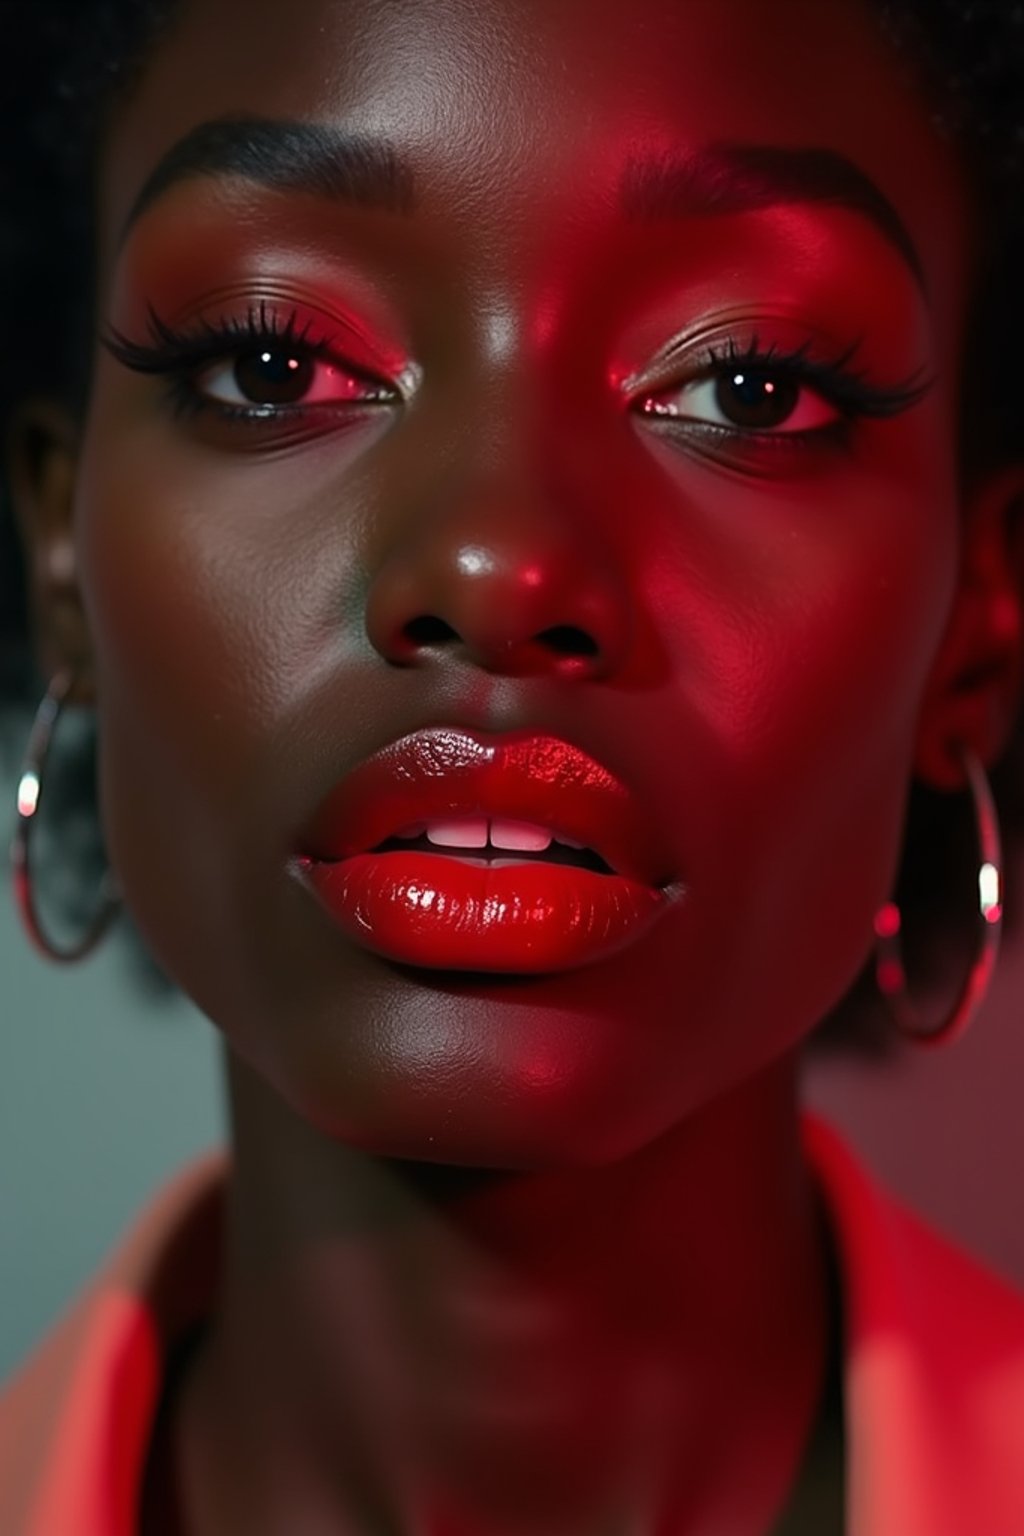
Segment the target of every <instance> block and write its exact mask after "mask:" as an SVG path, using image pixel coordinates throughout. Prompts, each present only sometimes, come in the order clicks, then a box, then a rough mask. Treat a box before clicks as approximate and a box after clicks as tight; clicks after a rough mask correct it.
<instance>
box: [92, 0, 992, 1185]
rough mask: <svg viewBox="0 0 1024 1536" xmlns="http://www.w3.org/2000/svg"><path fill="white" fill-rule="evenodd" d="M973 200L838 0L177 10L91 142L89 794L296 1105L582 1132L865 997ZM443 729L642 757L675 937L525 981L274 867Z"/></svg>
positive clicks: (704, 1086)
mask: <svg viewBox="0 0 1024 1536" xmlns="http://www.w3.org/2000/svg"><path fill="white" fill-rule="evenodd" d="M240 117H248V118H258V119H261V120H262V123H263V125H262V126H261V127H260V128H259V129H258V130H254V129H253V128H252V127H251V126H250V127H249V128H248V129H246V130H245V131H244V133H243V132H242V131H240V129H239V126H238V123H237V119H238V118H240ZM232 119H235V120H236V121H235V123H234V125H233V126H232V121H231V120H232ZM203 124H206V125H210V124H213V125H217V124H219V125H221V127H220V128H219V129H209V131H207V132H204V133H202V134H200V135H199V136H198V137H195V138H193V139H192V140H190V143H189V146H188V147H187V152H185V153H178V154H177V155H175V146H178V145H179V144H180V141H182V140H183V138H184V137H185V136H186V135H189V134H191V133H193V131H194V130H196V129H197V128H198V127H199V126H200V125H203ZM225 124H227V126H226V127H225V126H224V125H225ZM285 125H288V129H289V132H288V133H286V132H285ZM296 125H302V127H303V129H310V130H312V129H313V128H315V129H316V134H315V135H314V134H313V133H312V132H309V133H306V132H302V133H299V132H297V131H296ZM168 155H170V156H171V157H172V159H171V160H170V161H165V159H164V157H166V156H168ZM158 167H161V169H160V170H159V171H158V169H157V168H158ZM155 172H156V177H155V179H153V178H154V173H155ZM385 173H388V174H387V175H385ZM385 182H386V183H387V184H386V185H385ZM144 188H146V192H145V195H144V196H143V197H142V199H141V201H140V193H141V192H142V191H143V189H144ZM966 223H967V218H966V212H965V195H964V192H963V190H962V187H961V184H960V180H959V176H958V172H957V169H956V166H955V163H954V161H953V157H952V153H951V152H950V151H949V150H948V149H946V148H945V147H943V146H942V145H941V144H940V143H939V142H938V141H937V140H936V139H935V138H933V136H932V133H931V130H930V128H929V125H928V115H927V111H926V108H925V105H924V103H923V101H922V100H921V98H920V97H919V96H918V94H917V93H916V90H915V87H914V86H913V85H912V84H910V83H908V81H907V80H906V79H905V78H904V76H903V75H902V73H901V72H900V70H899V68H898V67H897V65H896V64H895V62H894V60H893V59H892V57H891V56H890V54H889V52H888V51H887V48H886V46H885V45H884V44H883V43H882V42H881V41H880V39H879V36H878V34H877V31H876V24H875V22H874V19H873V15H872V12H871V10H869V9H865V10H863V11H862V10H861V9H860V8H859V7H858V6H856V5H854V4H846V3H835V4H832V3H828V4H823V3H821V0H805V3H802V0H793V3H792V4H790V5H787V6H786V7H784V8H783V9H782V10H780V8H779V6H778V5H777V4H769V3H767V0H713V3H712V0H691V3H687V4H680V3H679V0H634V3H632V4H630V5H629V6H624V5H622V4H619V3H616V0H488V3H485V4H482V3H480V0H346V3H345V4H344V5H338V4H332V3H330V0H305V3H304V4H303V5H302V6H301V7H299V8H296V7H294V6H279V5H275V4H272V3H269V0H268V3H258V4H257V3H255V0H203V3H202V4H199V3H195V0H193V3H191V4H186V5H185V6H184V7H183V10H182V12H181V15H180V18H179V20H178V22H177V23H176V26H175V28H174V30H173V31H172V33H171V34H170V35H169V37H168V38H167V39H166V40H165V41H164V42H163V43H161V45H160V46H159V47H158V49H157V50H156V51H155V53H154V55H153V57H152V60H151V63H150V65H149V67H148V69H147V71H146V73H145V75H144V77H143V79H142V82H141V85H140V87H139V89H138V90H137V91H136V93H135V94H134V96H133V97H132V98H131V100H130V101H129V102H128V103H127V104H126V105H125V106H123V107H122V108H121V110H120V111H119V112H118V114H117V116H116V118H115V120H114V122H113V124H112V128H111V132H110V135H109V141H108V144H107V147H106V151H105V155H104V161H103V167H102V181H101V225H102V250H101V256H102V283H101V291H100V320H101V324H103V325H104V326H108V327H113V328H114V329H115V330H116V332H117V333H118V336H119V337H120V338H121V342H120V343H119V344H118V350H119V351H120V354H121V356H120V360H119V359H118V358H117V357H115V356H112V355H111V354H110V353H109V352H108V351H106V350H104V349H100V351H99V353H98V358H97V367H96V373H95V381H94V391H93V395H92V401H91V408H90V411H89V415H88V419H87V421H86V423H85V433H84V451H83V457H82V461H81V465H80V475H79V480H78V487H77V500H76V513H75V515H76V540H77V552H78V560H79V568H80V573H81V582H82V589H83V595H84V599H85V604H86V610H87V614H88V618H89V623H90V628H91V633H92V638H93V642H94V645H95V650H96V665H97V677H98V690H99V708H100V731H101V742H102V786H103V814H104V820H105V826H106V832H107V838H108V843H109V848H110V853H111V857H112V861H113V862H114V864H115V866H116V869H117V872H118V874H119V876H120V879H121V882H122V885H123V887H124V889H125V892H126V895H127V900H128V903H129V905H130V907H131V909H132V911H133V913H134V915H135V917H136V920H137V921H138V923H139V925H140V927H141V929H142V931H143V933H144V935H145V937H146V938H147V940H148V941H149V943H150V944H151V946H152V948H153V950H154V952H155V953H156V955H157V956H158V957H159V959H160V960H161V962H162V963H163V964H164V965H165V966H166V968H167V969H168V971H169V972H170V973H171V974H172V975H173V976H174V977H175V978H176V979H177V981H178V982H179V983H180V984H181V986H182V987H183V988H184V989H185V990H186V991H187V992H189V993H190V994H191V995H192V997H193V998H195V1000H196V1001H197V1002H198V1004H199V1005H200V1006H201V1007H202V1008H203V1009H204V1010H205V1011H206V1012H207V1013H208V1014H209V1015H210V1017H211V1018H212V1019H213V1020H214V1021H215V1022H216V1024H217V1025H218V1026H219V1027H220V1028H221V1029H222V1030H223V1032H224V1034H225V1035H226V1037H227V1039H228V1040H229V1042H230V1044H231V1046H232V1048H233V1049H234V1050H235V1051H236V1052H237V1053H238V1054H239V1055H240V1056H241V1057H243V1058H245V1059H246V1060H247V1061H248V1062H249V1063H251V1064H252V1065H253V1066H255V1068H256V1069H257V1070H258V1071H259V1072H260V1073H261V1074H262V1075H263V1076H264V1077H265V1079H266V1080H267V1081H268V1082H269V1083H270V1084H271V1085H272V1086H273V1087H274V1088H275V1089H276V1090H277V1091H278V1092H279V1093H280V1094H281V1095H283V1096H284V1097H285V1098H286V1099H287V1100H288V1101H289V1102H290V1103H291V1104H292V1105H293V1106H294V1107H295V1109H297V1110H298V1111H299V1112H300V1113H301V1114H302V1115H303V1116H304V1117H306V1118H307V1119H308V1120H310V1121H311V1122H313V1123H314V1124H315V1125H317V1126H318V1127H320V1128H321V1129H323V1130H325V1131H326V1132H328V1133H329V1134H330V1135H332V1136H336V1137H338V1138H342V1139H346V1140H349V1141H351V1142H354V1143H356V1144H359V1145H362V1146H365V1147H368V1148H370V1149H372V1150H374V1151H379V1152H384V1153H397V1154H401V1155H410V1156H416V1157H426V1158H436V1159H441V1160H452V1161H456V1162H466V1163H480V1164H486V1165H495V1166H555V1165H566V1164H573V1163H584V1162H590V1161H596V1160H603V1159H607V1158H611V1157H614V1156H618V1155H621V1154H623V1153H625V1152H627V1151H629V1150H630V1149H633V1148H636V1147H638V1146H640V1145H642V1144H644V1143H646V1142H648V1141H649V1140H651V1139H652V1138H654V1137H655V1136H657V1135H659V1134H660V1133H662V1132H664V1131H665V1130H666V1129H668V1128H669V1127H670V1126H672V1125H674V1124H675V1123H677V1122H678V1121H680V1120H681V1119H682V1118H683V1117H685V1116H686V1115H688V1114H690V1113H692V1112H693V1111H695V1110H696V1109H697V1108H699V1107H701V1106H702V1105H704V1104H705V1103H707V1102H708V1101H709V1100H710V1099H712V1097H713V1096H715V1095H717V1094H719V1093H721V1092H723V1091H724V1090H727V1089H729V1088H730V1087H732V1086H734V1085H736V1084H738V1083H739V1082H741V1081H742V1080H743V1079H745V1078H747V1077H749V1076H750V1075H751V1074H753V1073H754V1072H756V1071H757V1070H758V1069H759V1068H762V1067H763V1066H765V1065H766V1064H767V1063H768V1062H769V1061H771V1060H772V1059H774V1058H776V1057H778V1055H779V1054H780V1053H781V1052H783V1051H784V1050H786V1049H787V1048H788V1047H791V1046H792V1045H793V1044H794V1043H795V1042H796V1041H797V1040H798V1039H799V1038H800V1037H801V1036H803V1035H804V1034H806V1032H807V1031H808V1030H809V1029H810V1028H811V1027H812V1026H813V1025H814V1024H815V1022H816V1021H818V1020H819V1019H820V1018H821V1016H822V1015H823V1013H824V1012H825V1011H826V1010H827V1009H828V1008H829V1007H831V1006H832V1005H833V1004H834V1003H835V1002H836V1001H837V1000H838V998H839V997H840V996H841V994H842V993H843V992H844V990H845V989H846V988H847V987H848V985H849V984H850V982H851V980H852V979H853V977H854V976H855V974H856V972H857V971H858V970H859V968H860V966H861V965H862V963H863V961H864V959H865V957H866V954H867V952H868V948H869V945H870V941H871V926H872V918H873V915H874V913H875V911H876V909H877V908H878V907H879V906H880V905H881V903H882V902H883V901H884V900H885V899H886V898H887V896H888V894H889V891H890V887H891V883H892V881H893V877H894V874H895V870H896V866H897V862H898V856H899V846H900V837H901V824H902V813H903V808H904V802H905V796H906V792H907V789H908V783H909V777H910V773H911V765H912V758H913V752H914V742H915V731H916V728H917V723H918V717H919V714H920V707H921V700H922V694H923V690H924V686H925V683H926V680H927V677H928V672H929V667H930V664H931V662H932V659H933V657H934V654H935V651H936V648H937V645H938V643H939V640H940V637H941V635H942V632H943V628H944V625H945V623H946V620H947V617H948V614H949V610H950V604H951V600H952V596H953V592H954V586H955V571H956V559H957V548H958V510H959V509H958V504H957V498H956V484H955V423H956V420H957V395H956V382H957V364H958V355H959V347H960V340H961V337H960V323H961V316H962V312H963V309H964V306H965V295H966V291H967V282H968V277H967V253H966V251H965V249H964V242H963V238H962V236H961V234H960V231H961V230H962V229H963V228H964V227H965V225H966ZM126 226H127V228H126ZM154 316H155V317H156V319H155V320H154V319H153V317H154ZM169 333H173V335H174V336H176V337H178V338H179V339H178V340H177V341H175V340H173V339H169ZM181 338H184V340H182V339H181ZM125 343H127V344H128V350H127V351H126V349H125V345H124V344H125ZM131 348H134V349H135V350H134V351H132V350H131ZM139 349H147V350H145V351H140V350H139ZM150 349H155V350H154V355H152V356H150ZM769 353H770V354H771V359H770V360H769V359H767V357H766V354H769ZM128 363H132V364H133V366H127V364H128ZM140 364H147V365H150V364H151V365H152V367H153V368H155V369H157V370H163V371H162V372H159V371H158V372H146V371H141V370H140ZM919 386H920V387H919ZM438 726H451V727H455V728H463V729H467V730H472V731H476V732H478V733H480V732H483V733H502V732H509V731H519V732H522V731H530V732H537V733H540V734H544V735H549V736H555V737H557V738H559V739H560V740H564V741H567V742H569V743H572V744H575V745H576V746H578V747H580V748H581V749H583V750H584V751H585V752H586V753H588V754H589V755H590V756H591V757H593V758H595V759H597V761H598V762H599V763H601V764H602V765H604V766H605V767H607V768H608V769H609V770H610V771H611V772H613V773H614V774H615V775H617V776H618V778H619V779H620V780H621V781H623V783H624V784H625V786H626V787H627V789H628V791H629V794H630V795H631V797H632V800H631V806H632V811H631V815H633V816H634V818H635V821H636V825H637V828H638V829H639V830H638V833H637V836H638V839H639V840H640V841H641V842H644V843H645V844H646V845H647V846H649V847H651V848H653V849H654V850H656V856H657V859H658V860H659V861H660V870H659V878H660V879H662V880H663V881H664V886H665V888H664V890H663V892H662V894H661V896H660V898H659V905H658V911H657V916H656V918H655V920H654V921H653V923H650V924H649V925H647V926H646V927H644V928H643V929H642V931H637V932H635V933H633V934H631V936H630V938H629V941H628V942H626V943H625V944H624V945H623V946H622V947H621V948H618V949H616V950H614V952H612V953H603V954H599V955H597V956H596V957H590V958H589V960H588V961H587V963H582V964H580V963H575V964H571V965H560V966H559V967H557V968H554V969H551V970H543V969H542V970H540V971H539V972H526V971H524V973H523V974H519V975H515V974H508V973H507V972H506V971H503V970H500V969H495V968H493V966H489V967H487V968H485V969H483V970H476V971H469V970H466V969H458V968H452V967H451V966H450V965H441V966H440V968H431V966H430V963H429V961H428V963H427V964H426V965H421V966H413V965H411V964H408V963H406V962H405V961H404V960H402V959H395V958H388V957H387V956H386V955H384V954H381V953H379V952H377V950H378V949H379V948H380V947H381V946H380V944H379V943H378V942H377V941H376V940H375V936H374V933H373V932H372V931H371V932H368V933H367V934H366V935H365V940H364V941H357V940H356V939H355V938H354V937H353V936H352V935H351V933H349V932H348V931H342V929H341V928H339V926H338V923H337V922H336V921H335V920H333V919H332V917H331V916H330V914H329V913H328V912H327V910H326V909H325V907H324V906H323V905H322V903H321V902H320V900H318V899H317V897H316V896H315V895H314V894H313V893H312V892H311V889H310V886H309V884H308V882H307V880H306V879H305V877H304V875H303V873H302V867H301V866H298V865H297V864H296V855H297V853H298V852H299V851H301V850H303V849H306V850H308V849H309V847H310V846H311V840H312V841H313V842H314V843H315V838H316V835H317V833H316V830H315V829H316V828H318V827H319V826H321V824H322V821H323V815H324V807H325V805H329V804H330V803H331V796H332V792H335V791H336V786H337V785H338V784H339V781H341V780H342V779H343V778H344V777H345V776H346V775H347V774H349V773H350V772H351V770H352V769H353V768H355V767H356V766H357V765H358V764H359V763H360V762H361V761H362V760H363V759H364V758H366V757H368V756H369V755H370V754H372V753H374V752H376V751H378V750H379V749H381V748H382V747H385V746H387V745H388V744H390V743H392V742H395V741H396V740H398V739H399V738H402V737H405V736H407V735H408V734H409V733H411V732H413V731H417V730H420V729H423V728H428V727H438ZM399 857H401V855H399ZM424 857H427V858H433V859H435V860H437V861H441V860H443V859H444V857H445V856H444V855H441V854H433V855H430V854H427V855H425V856H424ZM437 867H438V868H439V869H440V863H438V865H437ZM506 878H508V877H507V876H506ZM512 878H515V877H514V873H513V877H512ZM593 878H599V877H593ZM438 954H440V955H441V956H442V959H443V958H444V955H443V953H442V951H441V950H439V951H438ZM524 964H525V961H524ZM512 968H513V969H514V968H515V967H514V964H513V966H512Z"/></svg>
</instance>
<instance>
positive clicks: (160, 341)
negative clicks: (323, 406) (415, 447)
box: [99, 298, 422, 402]
mask: <svg viewBox="0 0 1024 1536" xmlns="http://www.w3.org/2000/svg"><path fill="white" fill-rule="evenodd" d="M298 316H299V307H298V306H297V305H296V304H294V303H293V302H292V303H290V305H289V311H288V315H287V318H286V319H285V320H284V322H283V324H282V321H281V310H280V309H279V308H278V307H277V305H276V303H275V301H274V300H272V299H271V300H268V299H266V298H261V299H260V300H259V301H258V302H256V301H250V303H249V305H248V308H247V311H246V314H245V318H244V319H240V318H239V315H238V314H237V313H230V312H226V313H224V314H222V315H220V316H218V317H217V318H216V319H215V320H213V321H211V320H210V319H209V318H208V315H207V314H206V313H204V314H201V315H200V316H199V318H198V320H194V321H190V322H189V324H188V325H183V326H181V327H180V328H178V329H176V328H174V327H173V326H171V325H169V324H168V323H167V322H166V321H164V320H163V318H162V317H161V316H160V315H159V313H158V312H157V310H156V308H155V307H154V306H153V305H152V304H150V305H149V306H148V307H147V319H146V324H147V330H148V334H149V341H148V343H143V342H138V341H134V340H132V339H131V338H130V337H129V336H127V335H125V334H124V333H123V332H121V331H120V330H118V329H117V328H116V327H115V326H114V325H113V324H108V325H107V326H106V327H105V328H104V329H103V330H102V331H101V332H100V335H99V341H100V344H101V345H102V346H104V347H105V348H106V350H107V351H108V352H110V354H111V355H112V356H113V357H114V358H115V359H116V360H117V361H118V362H120V363H121V364H122V365H123V366H124V367H126V368H129V369H130V370H132V371H133V372H136V373H142V374H153V375H157V376H164V377H168V376H173V375H174V374H178V375H179V376H184V375H186V374H188V373H190V372H195V371H196V370H197V369H199V368H200V367H202V366H203V365H204V364H210V365H212V364H214V363H216V362H220V361H226V360H227V359H229V358H230V357H232V356H236V355H238V354H240V353H242V352H243V351H244V350H245V349H246V348H247V347H250V348H251V347H253V346H257V345H262V344H264V343H268V342H270V341H271V340H273V341H275V342H276V343H277V344H278V345H293V346H295V347H296V349H297V350H299V351H302V352H303V353H305V354H306V355H308V356H312V357H317V358H322V359H326V360H328V361H330V362H333V363H334V364H336V365H337V366H338V367H340V368H342V369H344V370H345V371H347V372H349V373H351V374H353V375H354V376H355V377H357V378H362V379H366V380H367V381H368V382H373V383H377V384H380V385H384V386H386V387H388V388H391V389H394V390H395V391H396V393H397V394H398V395H399V396H400V397H401V399H402V401H403V402H408V401H409V400H410V399H411V398H412V396H413V395H414V394H415V392H416V390H417V389H418V387H419V384H420V382H421V379H422V369H421V368H420V366H419V365H418V364H417V363H415V362H414V361H412V360H411V359H407V360H406V361H405V362H404V363H403V364H402V366H401V367H398V368H396V367H394V366H391V367H388V366H386V365H378V364H376V363H374V362H365V361H363V360H356V359H354V358H353V357H352V356H351V355H350V353H349V351H348V349H346V347H345V343H344V334H345V332H346V331H348V332H350V333H351V334H352V335H353V337H354V338H355V340H356V342H357V343H358V344H359V345H357V349H356V350H360V351H362V352H363V353H364V354H365V352H367V351H370V350H371V348H370V346H369V345H368V343H367V342H366V341H365V340H364V339H363V338H362V336H361V335H360V332H359V330H358V328H356V327H354V326H351V325H350V324H348V323H347V322H346V323H342V322H339V321H337V320H334V319H328V318H327V317H326V316H318V317H317V318H318V321H319V320H322V321H323V323H324V325H325V327H330V326H332V325H333V326H336V327H338V330H337V331H335V332H334V333H332V334H324V335H321V336H317V337H316V338H315V339H311V337H310V332H311V331H312V330H313V327H314V320H313V317H312V316H311V315H310V316H308V317H307V318H306V319H305V321H304V323H303V324H302V325H301V326H299V324H298Z"/></svg>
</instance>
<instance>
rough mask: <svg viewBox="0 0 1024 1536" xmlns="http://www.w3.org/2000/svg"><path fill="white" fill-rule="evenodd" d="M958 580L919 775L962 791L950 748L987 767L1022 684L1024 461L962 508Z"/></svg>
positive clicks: (925, 708)
mask: <svg viewBox="0 0 1024 1536" xmlns="http://www.w3.org/2000/svg"><path fill="white" fill-rule="evenodd" d="M963 516H964V533H963V545H962V549H961V560H960V576H959V584H958V587H957V592H956V596H955V598H954V600H953V607H952V609H951V612H950V616H949V620H948V622H947V625H946V630H945V633H944V635H943V637H942V642H941V644H940V646H939V650H938V654H937V655H936V658H935V661H934V662H933V664H932V670H931V674H930V676H929V679H928V685H927V687H926V690H925V696H924V701H923V703H922V706H921V713H920V716H919V719H918V733H917V739H916V743H915V750H914V772H915V775H916V776H917V777H918V778H920V779H922V780H924V782H925V783H926V784H929V785H930V786H931V787H932V788H933V789H940V790H957V789H962V788H963V787H964V784H965V776H964V772H963V768H962V767H961V766H960V763H959V760H958V756H957V753H956V743H957V742H958V741H959V742H962V743H963V745H965V746H968V747H970V748H972V750H973V751H974V753H975V754H976V756H977V757H978V758H979V759H980V761H981V762H982V764H983V765H984V766H985V767H986V768H991V767H992V766H993V764H995V763H996V762H997V761H998V760H999V758H1000V757H1001V756H1002V754H1003V752H1004V750H1005V748H1006V746H1007V744H1008V742H1009V739H1010V736H1011V734H1012V732H1013V728H1014V725H1015V723H1016V719H1017V713H1018V709H1019V707H1020V701H1021V694H1022V680H1024V614H1022V602H1024V464H1018V465H1014V466H1012V467H1011V468H1008V469H1005V470H1003V471H1001V472H1000V473H999V474H997V475H995V476H992V477H991V478H989V479H986V480H984V481H983V482H982V483H981V484H980V485H979V486H978V488H977V489H976V490H975V491H974V492H973V493H972V494H971V495H970V496H969V498H968V502H967V505H966V506H965V508H964V513H963Z"/></svg>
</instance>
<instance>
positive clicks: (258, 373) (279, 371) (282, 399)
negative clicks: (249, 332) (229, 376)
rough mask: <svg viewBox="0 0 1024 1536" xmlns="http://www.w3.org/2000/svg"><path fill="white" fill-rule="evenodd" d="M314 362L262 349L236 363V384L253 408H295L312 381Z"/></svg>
mask: <svg viewBox="0 0 1024 1536" xmlns="http://www.w3.org/2000/svg"><path fill="white" fill-rule="evenodd" d="M314 366H315V359H313V358H311V357H297V356H296V355H295V353H294V352H289V351H288V350H287V348H285V347H277V348H274V347H260V348H259V349H254V350H253V351H252V352H245V353H243V354H242V356H241V357H239V358H238V360H237V362H236V363H235V383H236V384H237V386H238V388H239V391H240V392H241V393H242V394H243V395H245V396H246V398H247V399H249V400H251V401H252V402H253V404H254V405H296V404H298V402H299V401H300V400H302V398H303V397H304V395H305V394H306V393H307V391H308V390H309V387H310V385H311V383H312V381H313V369H314Z"/></svg>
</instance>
